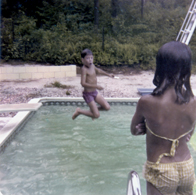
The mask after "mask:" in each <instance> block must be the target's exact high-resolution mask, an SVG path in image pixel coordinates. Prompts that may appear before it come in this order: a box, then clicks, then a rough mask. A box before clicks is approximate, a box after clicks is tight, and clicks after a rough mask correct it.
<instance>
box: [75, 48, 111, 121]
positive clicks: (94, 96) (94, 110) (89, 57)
mask: <svg viewBox="0 0 196 195" xmlns="http://www.w3.org/2000/svg"><path fill="white" fill-rule="evenodd" d="M81 57H82V63H83V67H82V71H81V85H82V87H84V91H83V98H84V100H85V101H86V103H87V104H88V106H89V108H90V110H81V109H80V108H76V111H75V112H74V114H73V116H72V119H73V120H74V119H75V118H76V117H77V116H79V115H80V114H83V115H86V116H88V117H91V118H92V119H94V118H99V116H100V114H99V110H109V109H110V105H109V104H108V102H107V101H106V100H105V99H104V98H103V97H102V96H101V95H100V94H99V93H98V92H97V90H96V89H98V90H102V89H103V87H102V86H100V85H97V76H96V74H97V73H98V74H104V75H106V76H109V77H114V75H113V74H108V73H106V72H105V71H103V70H101V69H99V68H96V67H95V65H94V64H93V53H92V51H90V50H89V49H85V50H83V51H82V53H81ZM96 103H98V104H99V105H100V107H97V105H96Z"/></svg>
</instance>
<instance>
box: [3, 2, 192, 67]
mask: <svg viewBox="0 0 196 195" xmlns="http://www.w3.org/2000/svg"><path fill="white" fill-rule="evenodd" d="M93 2H94V1H91V0H43V1H38V0H34V1H33V0H17V1H11V0H3V2H2V25H1V32H2V33H1V35H2V58H3V59H4V60H9V59H22V60H24V61H36V62H47V63H52V64H56V65H59V64H72V63H75V64H81V59H80V53H81V51H82V50H83V49H85V48H89V49H91V50H92V51H93V54H94V59H95V64H97V65H98V64H99V65H107V66H108V65H129V66H133V67H135V66H138V67H140V68H142V69H154V67H155V56H156V53H157V51H158V49H159V48H160V46H161V45H162V44H164V43H166V42H168V41H172V40H175V39H176V36H177V33H178V31H179V30H180V27H181V25H182V22H183V20H184V18H185V16H186V13H187V10H188V7H189V5H190V0H170V1H168V0H161V1H156V0H148V1H146V3H145V5H144V14H143V18H142V17H141V2H140V1H138V0H131V1H130V0H118V7H116V10H117V12H116V13H115V14H113V15H112V12H113V10H112V9H114V7H112V6H111V2H112V0H99V28H98V29H95V28H94V4H93ZM113 2H114V1H113ZM31 8H32V9H31ZM7 13H9V14H7ZM103 27H104V42H103ZM195 43H196V37H195V36H193V38H192V40H191V49H192V51H193V53H194V52H195V51H196V46H195V45H196V44H195ZM193 61H195V62H196V58H195V56H193Z"/></svg>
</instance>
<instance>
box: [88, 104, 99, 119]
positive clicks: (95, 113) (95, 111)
mask: <svg viewBox="0 0 196 195" xmlns="http://www.w3.org/2000/svg"><path fill="white" fill-rule="evenodd" d="M88 106H89V107H90V111H91V113H92V115H93V116H92V118H99V116H100V114H99V110H98V108H97V105H96V103H95V101H91V102H90V103H89V104H88Z"/></svg>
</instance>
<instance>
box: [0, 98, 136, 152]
mask: <svg viewBox="0 0 196 195" xmlns="http://www.w3.org/2000/svg"><path fill="white" fill-rule="evenodd" d="M105 100H107V101H108V102H109V103H116V102H117V103H118V102H120V103H137V101H138V100H139V98H105ZM47 102H52V104H53V103H54V102H60V103H65V102H68V103H74V105H75V104H77V103H82V104H83V105H85V104H86V103H85V102H84V100H83V98H82V97H70V98H64V97H42V98H34V99H31V100H30V101H29V102H28V103H27V104H32V103H33V104H36V103H42V105H41V106H40V107H42V106H43V105H44V104H46V103H47ZM21 106H22V104H21ZM40 107H39V108H40ZM20 110H21V108H20V109H19V110H18V111H19V112H18V113H17V114H16V115H15V116H14V117H13V118H11V119H10V120H9V121H8V122H7V124H5V126H4V127H3V128H2V129H1V131H0V152H2V151H4V149H5V148H6V146H7V144H9V142H10V141H11V140H12V139H13V137H14V136H15V134H16V133H17V132H18V131H19V130H20V129H21V128H22V127H23V126H24V125H25V124H26V122H27V121H28V119H29V118H30V117H31V116H32V115H33V114H34V113H35V112H36V111H20ZM70 120H71V119H70Z"/></svg>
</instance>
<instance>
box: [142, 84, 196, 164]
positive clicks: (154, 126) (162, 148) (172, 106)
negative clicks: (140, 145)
mask: <svg viewBox="0 0 196 195" xmlns="http://www.w3.org/2000/svg"><path fill="white" fill-rule="evenodd" d="M175 101H176V94H175V90H174V87H170V88H169V89H167V90H166V91H165V92H164V94H163V95H161V96H152V95H149V96H144V97H142V98H141V100H140V102H141V104H142V108H143V114H144V118H145V120H146V125H147V127H148V129H147V132H146V134H147V137H146V140H147V142H146V144H147V157H148V160H149V161H152V162H156V161H157V159H158V157H159V155H160V154H162V153H165V152H167V153H169V152H170V150H171V145H172V141H170V140H167V139H164V138H161V137H165V138H168V139H177V138H179V137H180V136H182V135H183V134H186V133H187V132H188V131H189V130H191V129H193V128H194V125H195V120H196V99H195V98H191V99H190V101H189V103H184V104H177V103H176V102H175ZM153 133H154V134H155V135H154V134H153ZM156 135H158V136H161V137H157V136H156ZM187 136H188V135H184V136H183V137H182V138H180V139H179V144H178V147H177V148H176V154H175V156H174V157H169V158H168V157H163V158H162V159H161V162H171V161H182V160H185V159H186V158H187V159H189V158H190V153H189V150H188V147H187V144H186V142H187ZM182 154H184V155H182Z"/></svg>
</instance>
